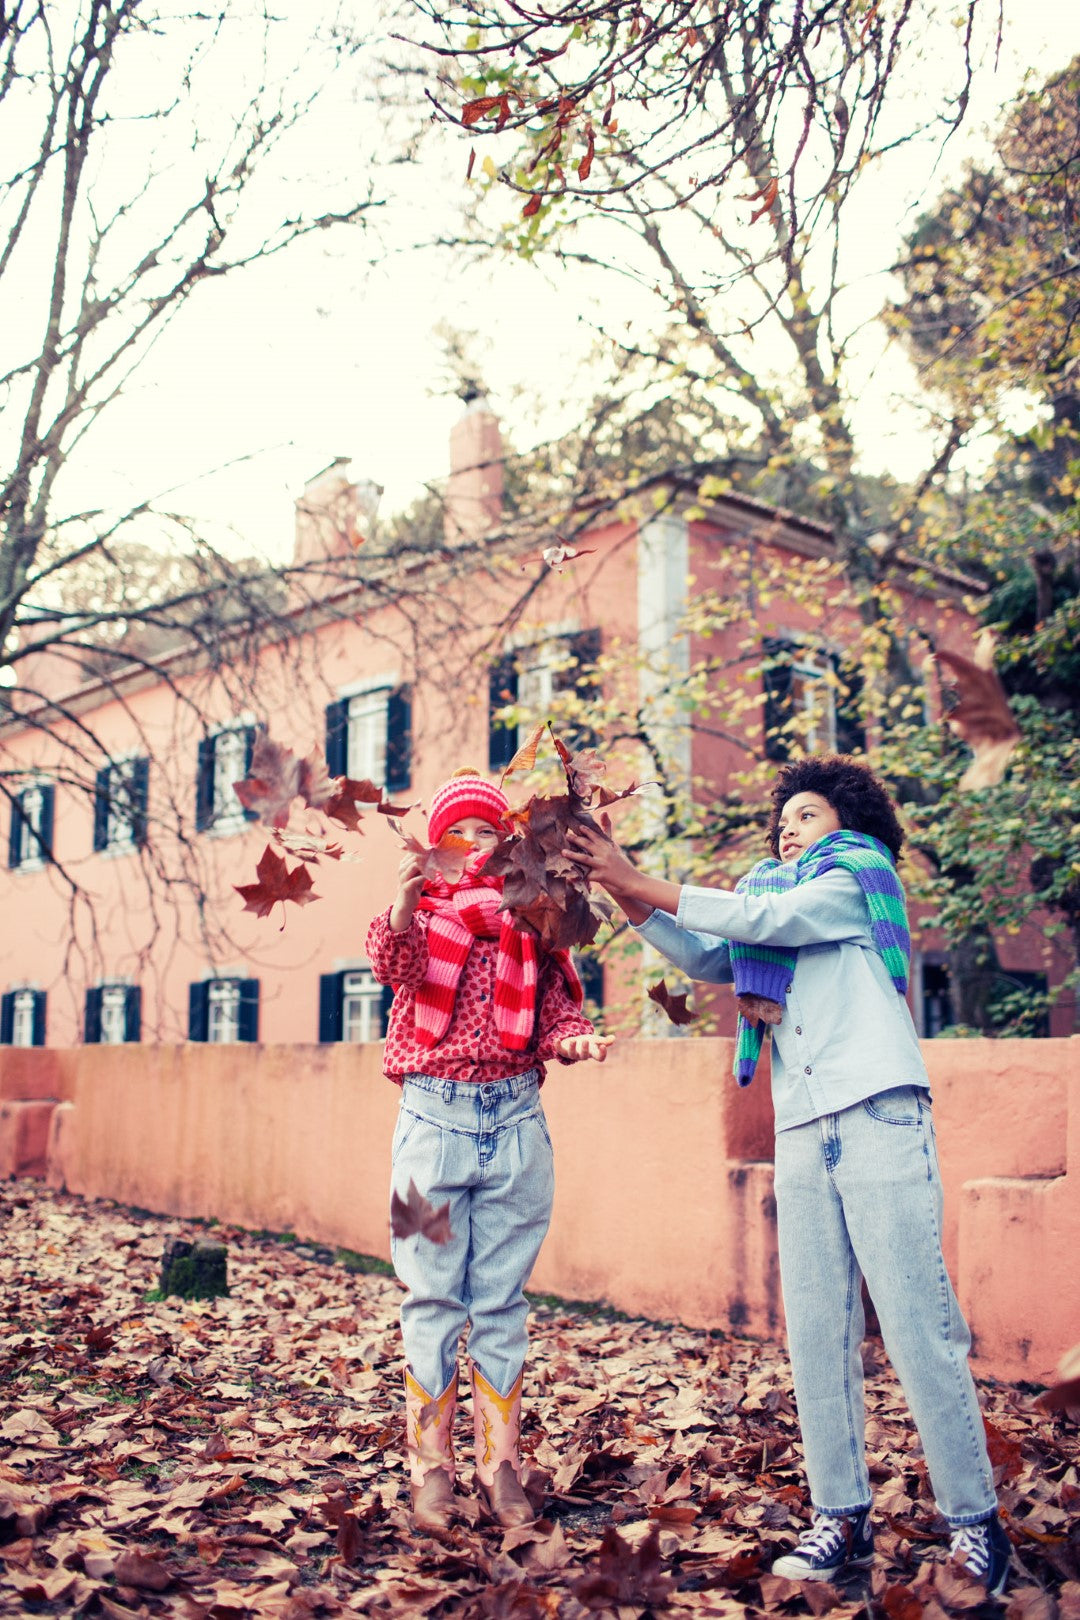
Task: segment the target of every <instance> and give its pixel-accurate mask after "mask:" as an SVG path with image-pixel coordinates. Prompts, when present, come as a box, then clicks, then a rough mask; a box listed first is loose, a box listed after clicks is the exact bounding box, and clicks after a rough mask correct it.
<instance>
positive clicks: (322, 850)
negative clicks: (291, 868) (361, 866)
mask: <svg viewBox="0 0 1080 1620" xmlns="http://www.w3.org/2000/svg"><path fill="white" fill-rule="evenodd" d="M271 836H272V837H273V840H274V843H275V844H280V845H281V847H282V849H287V850H288V852H289V854H290V855H292V856H294V857H295V858H296V859H297V860H298V861H310V862H311V863H312V864H313V865H315V866H317V865H318V863H319V862H320V861H321V860H327V861H341V860H348V859H354V860H355V859H359V857H358V856H347V855H346V853H345V850H344V848H343V846H342V845H341V844H339V843H338V842H337V840H336V839H330V838H327V837H326V836H325V834H323V833H319V832H312V831H310V830H309V831H306V832H294V831H293V830H292V829H291V828H289V827H275V828H274V831H273V833H272V835H271Z"/></svg>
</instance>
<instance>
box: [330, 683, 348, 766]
mask: <svg viewBox="0 0 1080 1620" xmlns="http://www.w3.org/2000/svg"><path fill="white" fill-rule="evenodd" d="M348 743H349V703H348V699H347V698H342V699H341V700H340V701H339V702H337V703H328V704H327V705H326V768H327V770H328V771H329V772H330V775H331V776H344V775H345V773H346V771H347V770H348V768H349V749H348Z"/></svg>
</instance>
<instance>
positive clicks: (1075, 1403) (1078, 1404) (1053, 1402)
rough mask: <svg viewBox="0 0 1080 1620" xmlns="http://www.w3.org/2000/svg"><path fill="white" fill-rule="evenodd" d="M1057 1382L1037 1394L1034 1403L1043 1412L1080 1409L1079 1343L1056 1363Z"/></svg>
mask: <svg viewBox="0 0 1080 1620" xmlns="http://www.w3.org/2000/svg"><path fill="white" fill-rule="evenodd" d="M1057 1374H1058V1376H1057V1382H1056V1383H1054V1384H1052V1385H1051V1386H1050V1388H1049V1389H1047V1390H1044V1391H1043V1393H1042V1394H1041V1395H1040V1396H1039V1398H1038V1400H1037V1402H1036V1405H1037V1406H1041V1407H1042V1408H1043V1410H1044V1411H1045V1412H1065V1411H1068V1410H1069V1408H1071V1407H1075V1408H1077V1409H1078V1410H1080V1344H1077V1345H1074V1346H1073V1348H1072V1349H1071V1350H1070V1351H1069V1353H1068V1355H1067V1356H1063V1357H1062V1359H1061V1361H1060V1362H1059V1363H1058V1368H1057Z"/></svg>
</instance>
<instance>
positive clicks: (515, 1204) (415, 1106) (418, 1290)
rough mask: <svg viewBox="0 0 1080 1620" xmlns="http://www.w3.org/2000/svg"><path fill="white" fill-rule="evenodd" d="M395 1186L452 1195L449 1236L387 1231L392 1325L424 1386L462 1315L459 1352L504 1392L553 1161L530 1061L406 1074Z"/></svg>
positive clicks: (438, 1373) (430, 1195)
mask: <svg viewBox="0 0 1080 1620" xmlns="http://www.w3.org/2000/svg"><path fill="white" fill-rule="evenodd" d="M392 1156H393V1177H392V1179H393V1187H394V1190H396V1191H397V1192H398V1193H400V1194H401V1196H402V1198H404V1197H405V1196H406V1195H407V1193H408V1189H409V1180H410V1178H411V1179H412V1180H413V1181H414V1182H415V1183H416V1186H417V1188H418V1190H419V1191H420V1192H421V1193H422V1194H423V1195H424V1197H425V1198H426V1199H427V1200H428V1202H429V1203H431V1204H434V1205H435V1206H436V1207H437V1206H439V1205H441V1204H445V1203H446V1201H447V1200H448V1199H449V1201H450V1227H451V1230H452V1231H453V1234H454V1236H453V1238H452V1240H451V1241H450V1242H449V1243H445V1244H438V1243H432V1242H431V1241H430V1239H428V1238H426V1237H423V1236H420V1235H417V1236H415V1237H409V1238H395V1239H393V1241H392V1247H391V1253H392V1255H393V1260H394V1267H395V1270H396V1271H397V1274H398V1276H399V1277H400V1278H401V1281H402V1282H403V1283H404V1284H405V1286H406V1288H407V1289H408V1293H407V1294H406V1296H405V1299H404V1302H403V1303H402V1307H401V1335H402V1338H403V1340H404V1343H405V1358H406V1360H407V1362H408V1364H409V1367H410V1369H411V1371H412V1374H413V1377H414V1378H415V1379H416V1380H417V1381H418V1382H419V1383H420V1384H421V1385H422V1386H423V1388H424V1389H425V1390H426V1391H427V1392H428V1394H429V1395H432V1396H437V1395H440V1394H441V1393H442V1391H443V1390H444V1389H445V1388H446V1386H447V1384H448V1383H449V1382H450V1380H451V1378H452V1377H453V1375H454V1368H455V1366H456V1363H457V1351H458V1340H459V1338H460V1337H461V1333H462V1330H463V1328H464V1327H465V1324H466V1322H468V1324H469V1355H470V1356H471V1358H472V1360H473V1361H474V1362H475V1363H476V1365H477V1367H478V1368H479V1369H480V1371H481V1372H482V1373H483V1375H484V1377H485V1378H486V1379H487V1381H488V1383H489V1384H491V1385H493V1387H494V1388H495V1389H496V1390H498V1392H499V1393H500V1394H501V1395H506V1394H509V1392H510V1390H511V1389H512V1388H513V1385H514V1383H515V1381H516V1379H517V1375H518V1373H519V1372H520V1371H521V1368H522V1365H523V1364H524V1361H525V1351H526V1348H527V1346H528V1332H527V1329H526V1318H527V1316H528V1309H529V1307H528V1302H527V1301H526V1299H525V1294H524V1288H525V1284H526V1282H527V1281H528V1277H529V1273H530V1272H531V1271H532V1268H533V1265H534V1264H535V1261H536V1257H537V1255H538V1254H539V1252H540V1245H541V1244H542V1243H543V1241H544V1237H545V1235H546V1233H547V1229H548V1226H549V1224H550V1222H551V1205H552V1199H553V1197H554V1193H555V1171H554V1164H553V1160H552V1153H551V1138H550V1136H549V1135H548V1128H547V1121H546V1120H545V1118H544V1110H543V1107H542V1105H541V1102H540V1088H539V1084H538V1077H537V1073H536V1070H535V1069H530V1070H529V1071H528V1072H527V1073H526V1074H519V1075H514V1076H512V1077H511V1078H510V1079H509V1080H493V1081H491V1082H489V1083H488V1084H486V1085H475V1084H466V1083H461V1082H455V1081H451V1080H436V1079H433V1078H432V1077H431V1076H429V1075H409V1076H408V1077H407V1078H406V1080H405V1083H404V1085H403V1086H402V1091H401V1109H400V1112H399V1114H398V1122H397V1128H396V1130H395V1132H394V1145H393V1149H392Z"/></svg>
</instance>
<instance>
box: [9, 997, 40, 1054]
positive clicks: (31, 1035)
mask: <svg viewBox="0 0 1080 1620" xmlns="http://www.w3.org/2000/svg"><path fill="white" fill-rule="evenodd" d="M0 1044H3V1045H4V1046H44V1045H45V991H44V990H9V991H7V993H6V994H5V995H3V996H0Z"/></svg>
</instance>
